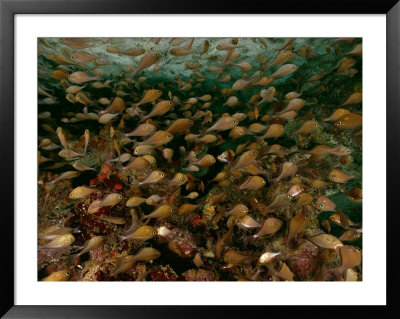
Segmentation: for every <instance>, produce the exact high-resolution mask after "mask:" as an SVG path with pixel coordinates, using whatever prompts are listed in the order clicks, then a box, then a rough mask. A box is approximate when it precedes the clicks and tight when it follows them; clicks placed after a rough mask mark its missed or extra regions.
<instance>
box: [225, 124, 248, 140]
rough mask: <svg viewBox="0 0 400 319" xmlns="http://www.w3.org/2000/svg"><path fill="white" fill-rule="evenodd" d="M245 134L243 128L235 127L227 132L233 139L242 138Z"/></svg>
mask: <svg viewBox="0 0 400 319" xmlns="http://www.w3.org/2000/svg"><path fill="white" fill-rule="evenodd" d="M245 134H246V130H245V129H244V128H243V127H241V126H235V127H234V128H232V129H231V131H230V132H229V137H232V138H233V139H237V138H240V137H242V136H244V135H245Z"/></svg>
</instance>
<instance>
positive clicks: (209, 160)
mask: <svg viewBox="0 0 400 319" xmlns="http://www.w3.org/2000/svg"><path fill="white" fill-rule="evenodd" d="M215 162H216V159H215V157H214V156H212V155H211V154H206V155H204V156H203V157H202V158H200V159H199V160H195V161H193V162H191V165H198V166H201V167H210V166H212V165H214V164H215Z"/></svg>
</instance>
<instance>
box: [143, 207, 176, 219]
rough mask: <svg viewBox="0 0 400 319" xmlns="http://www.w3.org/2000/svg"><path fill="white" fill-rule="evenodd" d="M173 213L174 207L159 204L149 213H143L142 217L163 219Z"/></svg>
mask: <svg viewBox="0 0 400 319" xmlns="http://www.w3.org/2000/svg"><path fill="white" fill-rule="evenodd" d="M173 213H175V208H174V207H172V206H170V205H161V206H160V207H158V208H156V209H155V210H154V211H153V212H152V213H151V214H149V215H145V216H144V217H143V219H148V218H156V219H163V218H167V217H169V216H171V215H172V214H173Z"/></svg>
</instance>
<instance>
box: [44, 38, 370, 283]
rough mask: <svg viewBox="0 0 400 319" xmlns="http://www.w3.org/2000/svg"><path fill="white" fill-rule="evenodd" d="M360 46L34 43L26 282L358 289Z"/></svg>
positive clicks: (269, 41) (253, 41)
mask: <svg viewBox="0 0 400 319" xmlns="http://www.w3.org/2000/svg"><path fill="white" fill-rule="evenodd" d="M361 79H362V41H361V39H360V38H312V39H308V38H209V39H203V38H132V39H129V38H39V39H38V280H40V281H67V280H70V281H176V280H187V281H238V280H239V281H360V280H362V238H361V237H362V169H361V168H362V80H361Z"/></svg>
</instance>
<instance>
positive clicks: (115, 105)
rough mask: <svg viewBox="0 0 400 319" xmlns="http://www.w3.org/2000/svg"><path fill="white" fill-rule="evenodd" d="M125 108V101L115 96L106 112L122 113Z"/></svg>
mask: <svg viewBox="0 0 400 319" xmlns="http://www.w3.org/2000/svg"><path fill="white" fill-rule="evenodd" d="M124 110H125V102H124V100H123V99H121V98H120V97H118V96H116V97H115V98H113V100H112V102H111V103H110V105H109V106H108V107H107V108H106V109H105V112H108V113H121V112H122V111H124Z"/></svg>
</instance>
